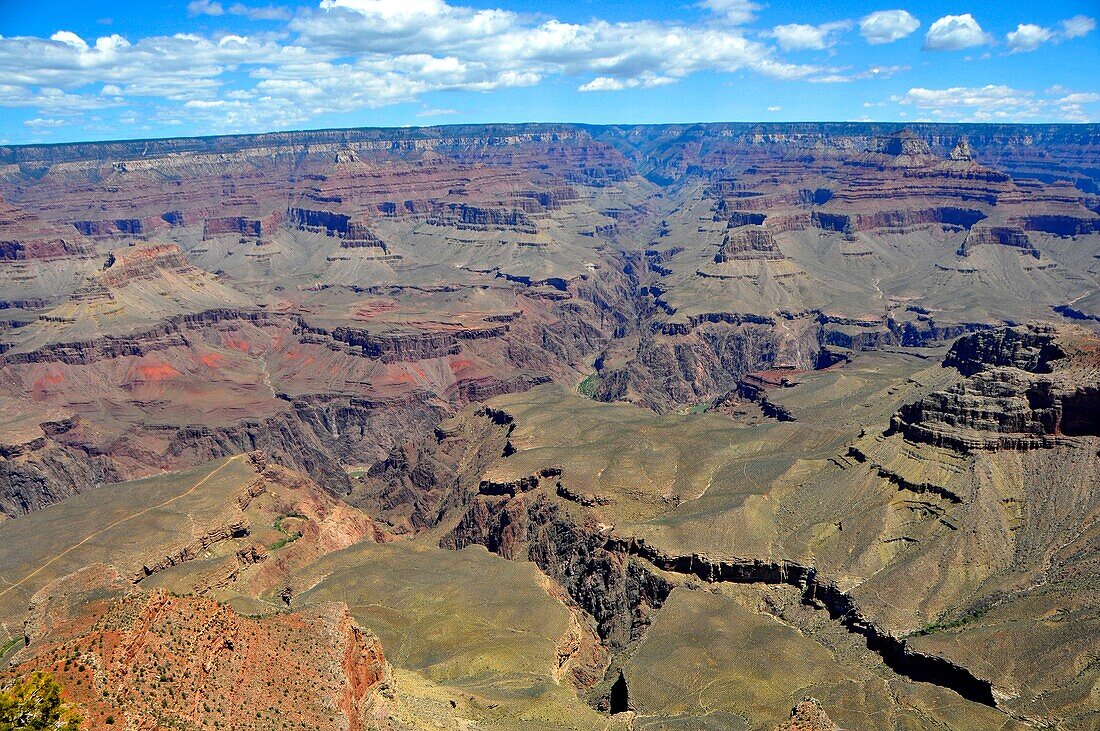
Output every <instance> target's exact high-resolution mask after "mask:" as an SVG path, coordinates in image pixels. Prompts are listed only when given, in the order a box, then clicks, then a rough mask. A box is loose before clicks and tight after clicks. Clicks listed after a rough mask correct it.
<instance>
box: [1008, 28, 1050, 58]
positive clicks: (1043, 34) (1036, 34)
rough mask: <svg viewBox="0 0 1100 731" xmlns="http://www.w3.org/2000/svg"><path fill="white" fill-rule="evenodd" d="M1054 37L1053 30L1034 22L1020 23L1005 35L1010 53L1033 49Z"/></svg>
mask: <svg viewBox="0 0 1100 731" xmlns="http://www.w3.org/2000/svg"><path fill="white" fill-rule="evenodd" d="M1053 38H1054V31H1052V30H1050V29H1049V28H1044V27H1042V26H1041V25H1035V24H1034V23H1020V24H1019V25H1017V26H1016V30H1014V31H1011V32H1009V33H1008V34H1006V35H1005V40H1006V41H1007V42H1008V47H1009V49H1010V51H1011V52H1012V53H1021V52H1023V51H1034V50H1035V49H1036V48H1038V47H1039V46H1041V45H1043V44H1044V43H1046V42H1047V41H1049V40H1051V39H1053Z"/></svg>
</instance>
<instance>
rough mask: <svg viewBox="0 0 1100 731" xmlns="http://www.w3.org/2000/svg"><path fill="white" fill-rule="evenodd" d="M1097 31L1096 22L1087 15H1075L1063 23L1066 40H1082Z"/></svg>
mask: <svg viewBox="0 0 1100 731" xmlns="http://www.w3.org/2000/svg"><path fill="white" fill-rule="evenodd" d="M1094 30H1096V20H1095V19H1093V18H1090V17H1088V16H1087V15H1075V16H1073V17H1072V18H1067V19H1066V20H1063V21H1062V33H1063V35H1065V37H1066V38H1080V37H1082V36H1087V35H1088V34H1089V33H1092V32H1093V31H1094Z"/></svg>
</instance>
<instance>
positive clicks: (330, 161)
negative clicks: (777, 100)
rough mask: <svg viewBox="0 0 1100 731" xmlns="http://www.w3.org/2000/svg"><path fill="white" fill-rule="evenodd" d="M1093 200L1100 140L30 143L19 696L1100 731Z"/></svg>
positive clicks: (544, 128)
mask: <svg viewBox="0 0 1100 731" xmlns="http://www.w3.org/2000/svg"><path fill="white" fill-rule="evenodd" d="M1098 170H1100V128H1098V127H1097V126H1095V125H949V124H924V123H914V124H908V125H904V126H902V125H893V124H870V123H867V124H863V123H821V124H811V123H791V124H732V123H731V124H700V125H657V126H644V125H643V126H591V125H564V124H561V125H558V124H544V125H533V124H532V125H481V126H452V127H431V128H408V129H346V130H318V131H302V132H283V133H272V134H264V135H237V136H225V137H210V138H193V139H191V138H188V139H184V138H180V139H165V140H140V141H127V142H103V143H80V144H64V145H38V146H34V145H31V146H7V147H3V146H0V404H2V405H3V407H4V408H3V409H2V412H3V413H2V415H0V539H2V540H3V541H4V543H3V545H4V546H5V548H4V549H3V550H0V580H2V583H0V628H2V630H3V633H4V634H5V636H4V637H3V638H0V640H3V641H7V644H5V645H4V650H3V653H0V662H2V663H3V664H4V666H5V668H4V669H3V673H5V674H6V675H5V676H4V677H18V676H21V675H25V674H26V673H29V672H32V671H34V670H48V671H50V672H52V673H54V675H55V676H56V677H57V678H58V680H59V681H60V682H62V684H63V686H64V687H65V689H66V690H65V692H66V694H67V698H69V699H70V700H72V701H73V702H75V703H77V704H78V705H80V706H81V707H82V708H83V709H84V714H85V716H86V718H87V719H88V722H89V723H91V724H92V725H91V726H89V727H90V728H99V727H105V726H102V724H107V723H108V722H107V721H106V720H105V719H106V718H108V717H110V718H111V719H112V721H111V722H110V725H111V726H112V727H114V728H135V729H138V728H152V727H156V725H157V724H161V725H165V724H167V725H172V724H176V725H180V726H181V727H205V725H214V724H215V722H216V723H217V724H220V725H222V726H226V727H232V728H332V729H356V730H358V729H367V728H384V729H402V728H424V727H431V726H433V725H434V726H435V727H442V728H456V729H458V728H474V727H476V728H499V729H508V728H517V729H518V728H577V729H612V728H622V729H627V728H634V729H659V728H672V727H680V728H701V729H711V728H713V729H746V730H747V729H764V731H770V730H771V729H788V728H804V727H805V728H845V729H883V730H886V729H889V730H891V731H896V730H900V729H911V728H951V729H988V728H1005V729H1017V728H1019V729H1024V728H1062V729H1090V728H1095V727H1096V724H1097V723H1100V705H1098V704H1097V702H1096V697H1095V687H1096V684H1097V682H1098V679H1100V674H1098V673H1100V671H1098V668H1097V666H1096V662H1095V658H1096V655H1097V652H1100V625H1098V621H1100V620H1098V617H1100V613H1098V609H1100V607H1098V605H1097V600H1096V597H1097V596H1100V592H1098V591H1097V588H1098V587H1100V532H1098V531H1100V491H1098V489H1097V488H1098V485H1100V457H1098V456H1097V455H1098V454H1100V325H1098V324H1097V323H1100V173H1098ZM199 627H202V628H204V629H203V630H202V631H201V632H199V631H198V630H197V628H199ZM165 667H170V668H171V672H169V671H166V670H165V669H164V668H165ZM792 708H793V709H794V710H793V711H792ZM97 724H98V725H97ZM273 724H274V725H273ZM280 724H281V725H280Z"/></svg>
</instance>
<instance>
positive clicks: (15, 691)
mask: <svg viewBox="0 0 1100 731" xmlns="http://www.w3.org/2000/svg"><path fill="white" fill-rule="evenodd" d="M82 720H83V719H82V718H81V717H80V714H78V713H77V712H76V711H75V710H73V709H72V708H71V707H70V706H69V704H68V703H65V702H64V701H62V700H61V686H60V685H59V684H58V682H57V681H56V680H54V679H53V676H52V675H50V674H49V673H43V672H33V673H31V674H30V675H29V676H27V677H26V678H23V679H22V680H18V681H16V682H15V683H14V684H13V685H10V686H9V687H7V688H4V689H3V690H0V731H80V722H81V721H82Z"/></svg>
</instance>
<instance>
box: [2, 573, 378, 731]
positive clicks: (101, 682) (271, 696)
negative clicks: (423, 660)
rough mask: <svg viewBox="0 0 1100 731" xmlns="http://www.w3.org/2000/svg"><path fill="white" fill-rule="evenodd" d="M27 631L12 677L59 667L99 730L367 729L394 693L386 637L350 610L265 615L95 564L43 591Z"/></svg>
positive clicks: (328, 606) (71, 694)
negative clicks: (133, 582)
mask: <svg viewBox="0 0 1100 731" xmlns="http://www.w3.org/2000/svg"><path fill="white" fill-rule="evenodd" d="M26 626H27V629H26V630H25V633H26V643H27V646H26V647H25V648H24V649H23V650H21V651H20V653H19V654H18V656H17V657H16V658H15V664H14V665H13V667H12V668H11V669H9V670H6V671H5V672H4V674H3V675H4V676H6V677H8V678H10V677H14V676H17V675H21V674H25V673H29V672H31V671H33V670H37V669H43V670H50V671H53V672H54V673H55V674H56V675H57V677H58V680H59V681H60V682H61V683H62V684H63V685H64V687H65V688H66V692H67V694H68V695H69V697H70V698H71V699H72V700H74V701H75V702H77V703H79V704H80V706H81V710H82V711H83V713H84V714H85V720H86V723H88V724H90V725H89V727H90V728H110V727H112V726H113V725H116V724H117V725H118V726H125V727H127V728H153V727H159V726H165V725H168V726H178V727H215V726H221V727H225V728H234V729H245V730H253V729H254V730H256V731H259V730H260V729H270V728H272V726H273V725H276V724H286V723H291V724H294V725H296V726H299V727H305V728H344V729H348V730H349V731H364V730H365V729H366V728H368V727H372V721H373V716H374V714H375V712H377V711H378V710H379V708H380V707H384V706H385V704H386V696H388V695H391V694H392V684H393V680H392V671H391V669H390V667H389V664H388V663H387V662H386V660H385V657H384V655H383V653H382V647H381V644H380V643H379V641H378V638H377V637H375V636H374V635H373V634H371V633H370V632H368V631H367V630H365V629H363V628H362V627H360V626H359V625H358V624H356V622H355V620H354V619H353V618H352V617H351V616H350V614H349V613H348V609H347V607H346V606H345V605H343V604H336V603H331V604H321V605H318V606H315V607H311V608H309V609H305V610H301V611H297V612H293V613H290V614H282V615H278V614H277V615H274V616H271V617H266V618H263V619H255V618H250V617H246V616H242V615H239V614H237V613H236V612H235V611H233V609H231V608H230V607H228V606H226V605H223V604H219V603H218V602H216V601H213V600H211V599H206V598H200V597H194V596H186V597H178V596H172V595H170V594H169V593H167V592H165V591H164V590H161V589H157V590H154V591H152V592H144V591H140V590H135V589H133V588H132V587H127V586H126V584H125V582H122V581H120V580H119V577H118V574H117V572H114V571H113V570H111V569H110V568H108V567H103V566H92V567H89V568H88V569H85V570H82V571H80V572H78V573H77V574H74V575H72V576H70V577H66V578H63V579H59V580H58V581H56V582H54V583H52V584H50V585H49V586H47V587H46V588H45V589H43V590H42V591H40V592H39V593H38V594H36V595H35V597H34V599H33V600H32V606H31V610H30V613H29V617H28V620H27V625H26ZM75 657H78V658H79V662H76V663H73V662H64V663H62V662H59V658H75ZM103 688H110V691H111V692H109V693H105V692H102V691H101V689H103Z"/></svg>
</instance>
